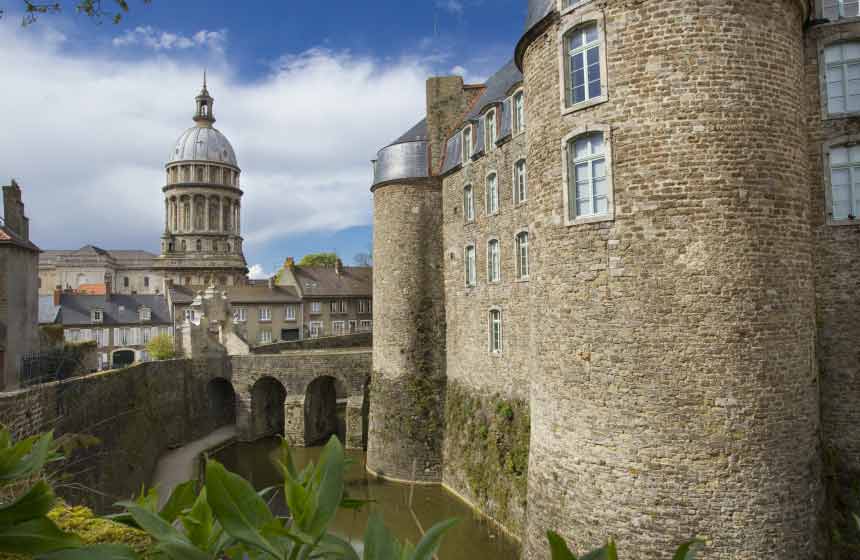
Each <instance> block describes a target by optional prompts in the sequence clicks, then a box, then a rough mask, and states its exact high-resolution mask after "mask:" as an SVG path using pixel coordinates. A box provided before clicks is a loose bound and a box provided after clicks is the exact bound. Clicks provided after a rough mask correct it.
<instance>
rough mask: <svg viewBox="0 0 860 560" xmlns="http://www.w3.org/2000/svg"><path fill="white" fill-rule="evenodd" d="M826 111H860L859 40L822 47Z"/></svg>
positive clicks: (833, 112) (832, 112) (834, 112)
mask: <svg viewBox="0 0 860 560" xmlns="http://www.w3.org/2000/svg"><path fill="white" fill-rule="evenodd" d="M824 63H825V65H826V70H825V80H826V88H827V112H828V113H830V114H831V115H832V114H836V113H851V112H854V111H860V42H853V43H839V44H836V45H830V46H829V47H827V48H826V49H824Z"/></svg>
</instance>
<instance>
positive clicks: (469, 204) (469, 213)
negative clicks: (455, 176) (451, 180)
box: [463, 185, 475, 222]
mask: <svg viewBox="0 0 860 560" xmlns="http://www.w3.org/2000/svg"><path fill="white" fill-rule="evenodd" d="M463 219H465V220H466V221H467V222H474V221H475V191H474V190H473V189H472V185H466V186H465V187H464V188H463Z"/></svg>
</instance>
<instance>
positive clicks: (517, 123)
mask: <svg viewBox="0 0 860 560" xmlns="http://www.w3.org/2000/svg"><path fill="white" fill-rule="evenodd" d="M517 100H519V105H517V103H518V101H517ZM511 131H513V135H514V136H516V135H517V134H521V133H523V132H525V131H526V93H525V90H523V89H522V88H520V89H518V90H517V91H515V92H514V94H513V95H512V96H511Z"/></svg>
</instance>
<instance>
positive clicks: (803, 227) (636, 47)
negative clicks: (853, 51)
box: [523, 0, 821, 560]
mask: <svg viewBox="0 0 860 560" xmlns="http://www.w3.org/2000/svg"><path fill="white" fill-rule="evenodd" d="M590 18H594V19H595V20H597V21H603V22H605V27H604V29H605V36H606V45H605V52H606V56H607V63H608V67H607V80H608V83H604V86H606V85H608V101H606V102H605V103H601V104H597V105H594V106H591V107H588V108H585V109H582V110H579V111H574V112H571V113H568V114H563V112H562V107H561V81H560V67H563V65H562V64H560V57H561V56H562V54H561V52H562V49H561V44H560V41H561V34H562V33H563V32H564V31H565V30H567V29H568V27H569V26H573V25H576V24H578V23H582V22H583V21H587V20H588V19H590ZM802 24H803V14H802V10H801V5H800V3H799V2H796V1H795V0H761V1H756V2H750V1H749V0H726V1H722V2H690V1H689V0H669V1H665V2H660V3H656V2H631V1H627V0H607V1H601V0H594V1H593V2H587V3H584V4H583V5H582V7H580V8H577V9H574V10H573V11H572V12H570V13H568V14H567V15H564V16H555V17H552V18H551V19H550V20H549V25H548V27H546V29H545V30H544V32H543V33H542V34H539V35H538V36H536V38H535V39H534V40H532V41H531V42H530V43H529V44H528V45H526V46H525V51H524V58H523V70H524V73H525V86H526V100H527V101H526V120H527V123H528V132H527V135H528V164H529V172H530V179H531V185H530V186H531V189H530V191H531V197H530V200H529V215H530V228H531V231H532V232H533V239H534V240H535V242H534V243H533V245H532V258H533V261H532V262H533V268H532V275H531V279H530V286H529V289H530V309H531V311H530V322H531V324H532V326H533V329H534V336H533V337H532V341H533V354H532V359H531V360H530V368H529V378H530V389H531V391H530V392H531V403H530V405H531V416H532V418H531V420H532V422H531V441H530V461H529V471H528V472H529V474H528V477H529V479H528V494H529V496H528V499H529V508H528V530H527V539H526V557H528V558H547V557H548V551H547V547H546V537H545V531H546V530H547V529H555V530H558V531H560V532H561V533H562V534H563V536H564V537H566V538H567V539H569V540H570V542H571V543H572V544H573V545H574V546H575V547H576V548H577V549H578V550H580V551H581V550H585V549H587V548H589V547H591V546H594V545H597V544H599V543H600V542H602V541H603V540H604V539H605V538H606V537H607V536H608V535H612V536H614V537H615V538H616V539H617V541H618V542H619V543H620V546H622V547H623V554H624V555H625V556H628V557H631V558H638V559H646V560H647V559H652V558H654V559H656V558H662V557H664V555H665V554H666V551H667V550H669V549H670V547H671V546H672V545H677V543H679V542H680V541H682V540H685V539H688V538H690V537H691V536H694V535H706V536H708V537H709V538H710V539H711V542H710V544H709V546H708V548H707V550H706V552H705V553H704V554H703V556H702V557H703V558H705V559H718V558H719V559H725V560H728V559H733V560H734V559H747V558H759V557H762V556H774V557H781V558H811V557H813V555H814V554H815V552H816V550H817V543H816V533H817V526H816V519H817V514H818V511H819V507H820V504H821V484H820V477H819V475H820V459H819V452H820V450H819V443H818V430H819V416H818V411H819V408H818V385H817V367H816V362H815V356H814V344H815V332H814V326H815V323H814V307H813V304H814V301H815V295H814V291H813V281H814V276H813V263H812V248H813V247H812V235H811V232H810V227H809V215H808V212H809V210H808V208H809V187H808V181H807V175H808V172H809V170H808V167H809V164H808V159H807V157H806V151H807V148H806V146H807V139H806V137H805V134H804V129H803V125H804V122H803V120H804V118H805V115H806V109H805V107H806V105H805V103H806V100H805V91H804V87H803V83H802V80H801V78H802V76H803V41H802V37H803V30H802ZM597 126H608V127H610V131H611V134H610V140H611V149H612V156H613V164H612V172H613V174H614V197H615V217H614V220H610V221H603V222H597V223H587V224H578V225H571V226H568V225H565V222H564V215H565V208H564V203H563V189H564V188H565V182H564V177H563V165H562V161H563V151H562V140H563V139H564V138H565V137H566V136H567V135H569V134H570V133H572V132H574V131H577V130H583V129H585V128H586V127H597Z"/></svg>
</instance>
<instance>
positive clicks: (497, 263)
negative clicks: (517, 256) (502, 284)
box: [487, 239, 502, 282]
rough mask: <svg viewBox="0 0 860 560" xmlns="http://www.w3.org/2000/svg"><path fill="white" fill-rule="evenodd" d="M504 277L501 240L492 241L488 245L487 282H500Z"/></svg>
mask: <svg viewBox="0 0 860 560" xmlns="http://www.w3.org/2000/svg"><path fill="white" fill-rule="evenodd" d="M501 277H502V256H501V250H500V248H499V240H498V239H491V240H490V241H489V242H488V243H487V281H488V282H498V281H499V280H500V279H501Z"/></svg>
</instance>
